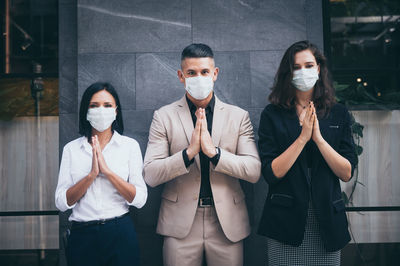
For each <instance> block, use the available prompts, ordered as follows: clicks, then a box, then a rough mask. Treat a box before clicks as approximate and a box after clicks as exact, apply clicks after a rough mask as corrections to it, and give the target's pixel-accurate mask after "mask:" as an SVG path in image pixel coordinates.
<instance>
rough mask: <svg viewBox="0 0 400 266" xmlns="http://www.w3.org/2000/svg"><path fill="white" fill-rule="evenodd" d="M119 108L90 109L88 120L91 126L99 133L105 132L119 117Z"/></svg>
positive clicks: (101, 107)
mask: <svg viewBox="0 0 400 266" xmlns="http://www.w3.org/2000/svg"><path fill="white" fill-rule="evenodd" d="M116 109H117V108H111V107H103V106H100V107H96V108H89V109H88V112H87V115H86V119H87V120H88V121H89V123H90V125H92V127H93V128H95V129H96V130H97V131H99V132H103V131H104V130H106V129H107V128H109V127H110V126H111V124H112V122H114V120H115V118H116V117H117V112H116Z"/></svg>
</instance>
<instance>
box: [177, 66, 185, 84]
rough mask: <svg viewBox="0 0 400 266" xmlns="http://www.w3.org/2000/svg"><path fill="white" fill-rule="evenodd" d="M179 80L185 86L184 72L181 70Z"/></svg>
mask: <svg viewBox="0 0 400 266" xmlns="http://www.w3.org/2000/svg"><path fill="white" fill-rule="evenodd" d="M178 78H179V81H180V82H181V83H183V84H185V77H184V75H183V72H182V70H180V69H178Z"/></svg>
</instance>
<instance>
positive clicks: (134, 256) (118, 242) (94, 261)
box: [66, 215, 139, 266]
mask: <svg viewBox="0 0 400 266" xmlns="http://www.w3.org/2000/svg"><path fill="white" fill-rule="evenodd" d="M66 256H67V262H68V265H69V266H80V265H82V266H91V265H93V266H106V265H110V266H114V265H115V266H120V265H132V266H133V265H134V266H136V265H139V245H138V241H137V237H136V232H135V228H134V225H133V222H132V219H131V217H130V216H129V215H127V216H124V217H122V218H119V219H114V220H111V221H107V222H106V223H105V224H98V225H89V226H82V227H76V228H74V227H73V228H72V229H71V234H70V235H69V236H68V246H67V248H66Z"/></svg>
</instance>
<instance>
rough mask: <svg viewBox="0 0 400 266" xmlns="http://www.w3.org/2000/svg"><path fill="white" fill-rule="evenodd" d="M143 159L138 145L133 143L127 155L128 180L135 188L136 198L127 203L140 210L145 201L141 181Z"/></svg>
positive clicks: (145, 194) (143, 186)
mask: <svg viewBox="0 0 400 266" xmlns="http://www.w3.org/2000/svg"><path fill="white" fill-rule="evenodd" d="M142 171H143V159H142V153H141V151H140V146H139V144H138V143H137V142H136V141H134V143H133V147H132V150H131V152H130V155H129V178H128V179H129V180H128V182H129V183H131V184H132V185H134V186H135V187H136V196H135V198H134V199H133V201H132V202H127V203H128V205H130V206H135V207H136V208H138V209H140V208H142V207H143V206H144V204H145V203H146V200H147V187H146V184H145V183H144V180H143V175H142Z"/></svg>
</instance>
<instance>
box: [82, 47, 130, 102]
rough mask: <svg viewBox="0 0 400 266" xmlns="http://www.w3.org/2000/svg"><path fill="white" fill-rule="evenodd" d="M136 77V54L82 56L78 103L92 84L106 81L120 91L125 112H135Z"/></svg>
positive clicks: (119, 94)
mask: <svg viewBox="0 0 400 266" xmlns="http://www.w3.org/2000/svg"><path fill="white" fill-rule="evenodd" d="M135 77H136V75H135V55H134V54H89V55H88V54H82V55H80V56H79V58H78V89H79V95H78V101H80V99H81V97H82V94H83V92H84V91H85V90H86V88H87V87H89V86H90V85H91V84H92V83H94V82H97V81H104V82H110V83H111V84H112V85H113V86H114V88H115V89H116V90H117V91H118V96H119V98H120V99H119V100H120V102H121V105H122V109H123V110H134V109H135Z"/></svg>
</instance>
